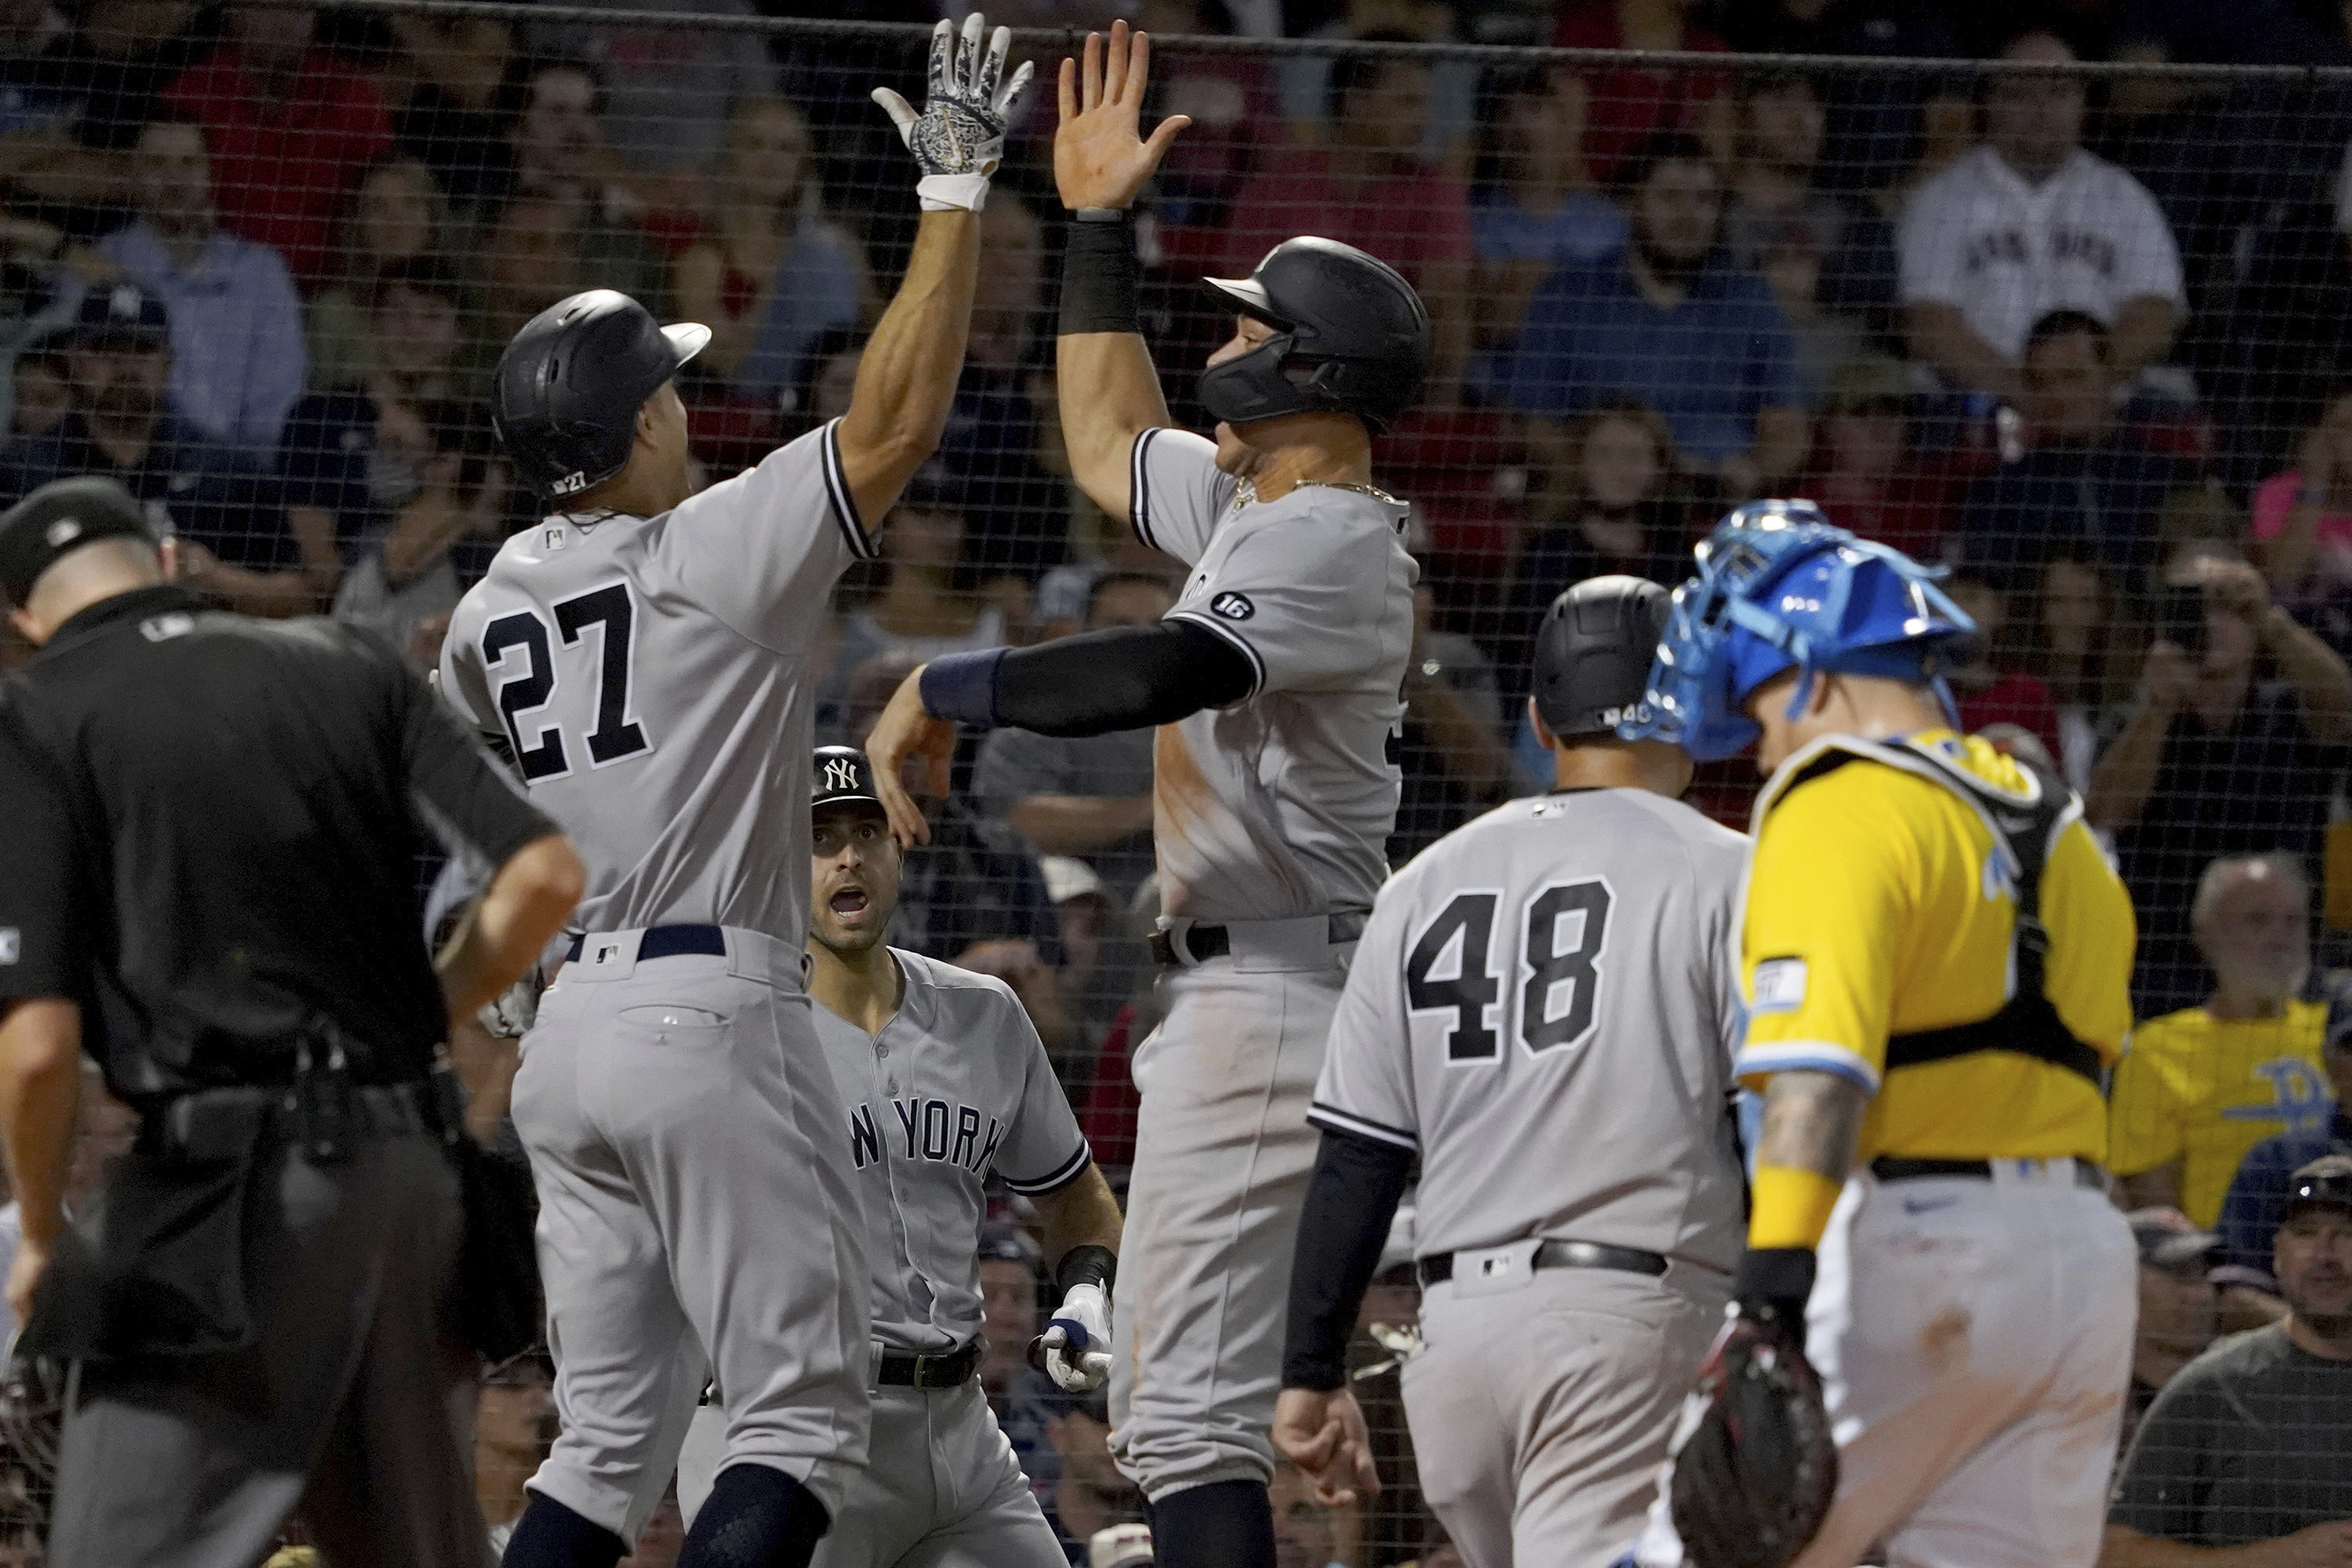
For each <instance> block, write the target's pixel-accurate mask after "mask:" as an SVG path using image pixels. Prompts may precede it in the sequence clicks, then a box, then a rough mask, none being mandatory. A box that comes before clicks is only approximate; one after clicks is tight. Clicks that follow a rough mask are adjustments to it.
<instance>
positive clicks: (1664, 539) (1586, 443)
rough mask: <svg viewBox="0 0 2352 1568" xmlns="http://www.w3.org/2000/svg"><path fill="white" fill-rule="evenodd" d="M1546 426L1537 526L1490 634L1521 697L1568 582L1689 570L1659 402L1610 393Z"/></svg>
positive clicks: (1681, 574)
mask: <svg viewBox="0 0 2352 1568" xmlns="http://www.w3.org/2000/svg"><path fill="white" fill-rule="evenodd" d="M1541 434H1542V435H1543V436H1544V437H1546V439H1545V440H1544V441H1543V442H1542V443H1541V444H1539V445H1538V450H1537V456H1538V466H1539V469H1540V471H1541V472H1542V473H1543V474H1544V475H1546V476H1547V478H1548V479H1549V489H1548V490H1547V491H1546V492H1545V493H1544V494H1542V495H1540V496H1538V498H1537V505H1536V523H1537V526H1536V527H1535V528H1534V529H1533V530H1532V531H1530V532H1529V533H1528V535H1527V537H1526V538H1525V539H1523V540H1522V541H1521V542H1520V543H1519V549H1518V554H1517V559H1516V560H1515V561H1514V562H1513V563H1512V565H1511V575H1510V579H1509V587H1508V589H1507V593H1506V595H1505V598H1504V606H1503V610H1502V613H1501V615H1500V616H1499V617H1498V618H1499V620H1500V623H1501V624H1500V625H1499V626H1496V628H1495V631H1494V633H1493V634H1492V635H1491V636H1490V637H1489V638H1488V646H1489V647H1491V648H1493V650H1494V654H1495V661H1496V664H1497V665H1499V666H1500V667H1501V668H1502V669H1503V671H1504V672H1505V679H1504V686H1505V689H1507V690H1508V691H1510V692H1511V693H1512V694H1513V696H1514V697H1515V698H1516V697H1518V696H1523V695H1525V694H1526V690H1527V687H1528V657H1529V649H1530V647H1532V644H1533V640H1534V637H1535V626H1536V623H1537V622H1538V620H1539V619H1540V618H1541V617H1542V616H1543V613H1544V611H1546V610H1548V609H1549V608H1550V607H1551V602H1552V600H1554V599H1556V598H1558V597H1559V595H1560V593H1561V591H1562V590H1564V589H1566V588H1568V587H1569V586H1570V584H1577V583H1581V582H1583V581H1584V580H1585V579H1586V578H1587V577H1599V576H1603V575H1606V574H1610V573H1612V572H1614V573H1622V574H1625V575H1627V576H1631V577H1647V578H1648V579H1650V581H1652V582H1654V583H1660V584H1667V585H1669V586H1671V585H1673V584H1679V583H1680V582H1681V581H1682V580H1683V579H1684V578H1685V577H1686V576H1688V575H1690V557H1689V555H1688V554H1687V553H1686V552H1685V550H1684V548H1683V541H1682V529H1681V522H1680V517H1679V515H1678V514H1679V510H1680V509H1679V508H1678V507H1677V506H1676V505H1675V503H1674V502H1673V501H1672V500H1670V499H1669V497H1670V494H1671V492H1672V490H1673V488H1674V483H1675V470H1674V457H1675V443H1674V437H1672V436H1671V435H1670V434H1668V432H1667V430H1666V422H1665V421H1664V419H1662V418H1660V417H1659V416H1658V412H1657V410H1655V409H1654V408H1652V407H1651V406H1650V405H1648V404H1645V403H1642V402H1639V401H1637V400H1635V399H1633V398H1630V397H1604V398H1602V399H1601V400H1600V401H1598V402H1597V403H1595V404H1594V405H1592V406H1591V408H1589V409H1587V410H1585V412H1583V413H1582V414H1580V415H1578V416H1576V417H1575V418H1574V419H1572V420H1570V422H1569V423H1568V424H1566V425H1565V426H1555V425H1551V424H1549V422H1544V424H1543V426H1542V430H1541ZM1482 629H1483V628H1482ZM1513 718H1514V720H1516V718H1517V715H1516V714H1515V715H1513Z"/></svg>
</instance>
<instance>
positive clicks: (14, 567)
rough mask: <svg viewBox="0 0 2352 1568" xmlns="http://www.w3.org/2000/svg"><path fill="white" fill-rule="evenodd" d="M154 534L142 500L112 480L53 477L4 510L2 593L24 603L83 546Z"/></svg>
mask: <svg viewBox="0 0 2352 1568" xmlns="http://www.w3.org/2000/svg"><path fill="white" fill-rule="evenodd" d="M114 538H126V539H142V540H144V541H146V542H148V543H150V544H152V543H153V542H155V535H154V532H153V531H152V530H151V529H149V528H148V526H147V514H146V512H145V511H144V510H142V509H141V507H140V505H139V502H138V500H137V499H136V498H135V497H133V496H132V495H131V492H130V491H129V490H127V489H123V488H122V487H121V485H119V484H117V483H116V482H115V481H114V480H112V479H99V478H97V477H96V476H94V475H93V476H86V477H84V478H80V479H52V480H50V481H49V482H48V483H47V484H46V485H43V486H42V487H41V488H40V489H37V490H35V491H34V492H33V493H32V494H30V495H28V496H26V498H25V499H24V500H20V501H18V502H17V503H16V505H15V506H12V507H10V508H9V509H8V510H6V511H5V512H0V594H5V595H8V602H9V603H10V604H12V605H19V606H21V605H24V604H25V602H26V600H28V599H30V598H31V597H32V596H33V584H36V583H38V582H39V581H40V580H41V574H42V573H44V572H46V571H47V570H48V569H49V568H50V567H51V566H54V565H56V564H57V563H58V557H60V556H63V555H69V554H71V553H72V552H75V551H77V550H79V549H80V548H81V547H82V546H83V545H85V544H91V543H95V542H98V541H99V540H101V539H114Z"/></svg>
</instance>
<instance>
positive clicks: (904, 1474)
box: [677, 1378, 1069, 1568]
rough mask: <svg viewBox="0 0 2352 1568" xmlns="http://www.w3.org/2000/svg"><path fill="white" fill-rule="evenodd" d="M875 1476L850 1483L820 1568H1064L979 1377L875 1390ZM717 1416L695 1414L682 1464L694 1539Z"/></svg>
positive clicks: (716, 1448)
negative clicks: (933, 1385) (954, 1382)
mask: <svg viewBox="0 0 2352 1568" xmlns="http://www.w3.org/2000/svg"><path fill="white" fill-rule="evenodd" d="M868 1397H870V1398H871V1399H872V1400H873V1402H874V1427H873V1436H872V1437H871V1438H870V1439H868V1442H867V1446H866V1454H867V1458H866V1468H865V1469H864V1470H863V1471H861V1472H859V1474H858V1476H857V1477H856V1479H854V1480H853V1481H851V1482H850V1484H849V1491H848V1496H847V1498H846V1499H845V1501H844V1502H843V1504H842V1507H841V1510H840V1511H839V1512H837V1513H835V1515H834V1520H833V1528H832V1529H831V1530H829V1531H826V1532H825V1536H824V1540H823V1541H821V1542H818V1543H817V1548H816V1555H815V1557H814V1558H812V1559H811V1560H810V1568H1064V1565H1065V1564H1066V1563H1068V1561H1069V1559H1068V1558H1067V1557H1066V1556H1065V1555H1064V1554H1063V1552H1062V1547H1061V1543H1060V1542H1058V1541H1056V1540H1055V1538H1054V1530H1053V1527H1052V1526H1051V1525H1049V1524H1047V1523H1046V1522H1045V1513H1044V1512H1043V1511H1042V1510H1040V1509H1039V1508H1038V1507H1037V1498H1036V1494H1035V1493H1034V1492H1033V1491H1032V1490H1031V1489H1030V1487H1029V1479H1028V1478H1027V1477H1026V1476H1024V1475H1023V1474H1022V1473H1021V1464H1020V1461H1019V1460H1017V1459H1015V1458H1013V1445H1012V1444H1011V1443H1009V1442H1007V1441H1006V1440H1005V1437H1004V1433H1003V1429H1002V1428H1000V1427H999V1426H997V1425H996V1416H995V1415H994V1413H992V1411H991V1410H990V1409H989V1408H988V1396H987V1395H986V1394H983V1393H982V1391H981V1386H980V1380H979V1379H978V1378H973V1379H971V1380H970V1381H969V1382H966V1383H964V1384H961V1386H959V1387H956V1388H941V1389H929V1390H925V1389H914V1388H877V1389H875V1390H874V1391H873V1392H872V1394H870V1395H869V1396H868ZM726 1426H727V1418H726V1416H725V1415H724V1414H723V1413H722V1412H720V1411H719V1409H718V1408H716V1407H715V1406H710V1405H705V1406H704V1407H703V1408H702V1409H700V1410H698V1411H697V1412H695V1417H694V1428H693V1431H692V1432H691V1433H690V1434H688V1437H687V1440H686V1448H685V1451H684V1452H683V1453H681V1454H680V1455H679V1457H678V1465H677V1500H678V1506H679V1509H680V1510H681V1511H682V1512H683V1513H684V1514H685V1515H686V1522H687V1525H688V1528H689V1529H691V1528H692V1527H693V1524H694V1516H695V1515H696V1514H697V1513H698V1512H699V1511H701V1509H702V1504H703V1501H704V1500H706V1499H707V1498H709V1495H710V1483H711V1482H712V1481H713V1480H714V1479H717V1477H718V1473H719V1461H720V1459H721V1458H723V1452H724V1448H725V1442H726Z"/></svg>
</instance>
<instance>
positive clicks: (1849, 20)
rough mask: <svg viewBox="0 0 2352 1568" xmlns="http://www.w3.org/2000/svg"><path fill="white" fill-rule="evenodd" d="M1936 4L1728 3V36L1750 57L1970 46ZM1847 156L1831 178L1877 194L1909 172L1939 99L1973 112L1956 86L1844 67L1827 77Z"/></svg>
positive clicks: (1905, 55) (1913, 55) (1824, 83)
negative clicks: (1923, 125) (1923, 123)
mask: <svg viewBox="0 0 2352 1568" xmlns="http://www.w3.org/2000/svg"><path fill="white" fill-rule="evenodd" d="M1943 12H1944V7H1943V6H1942V5H1939V4H1937V3H1936V0H1747V3H1745V4H1742V5H1725V6H1721V7H1719V8H1718V15H1719V16H1720V17H1721V20H1722V24H1723V33H1724V37H1726V38H1727V39H1728V40H1730V43H1731V47H1733V48H1735V49H1737V50H1738V51H1739V52H1740V53H1742V54H1750V55H1846V56H1855V55H1860V56H1876V57H1878V58H1891V59H1918V58H1948V57H1951V56H1957V55H1958V54H1960V53H1961V52H1962V50H1961V48H1960V44H1959V40H1958V38H1957V37H1955V36H1954V34H1953V29H1952V26H1951V23H1950V21H1949V20H1948V18H1947V17H1946V16H1944V14H1943ZM1818 85H1819V86H1820V88H1821V89H1822V96H1823V98H1824V99H1825V100H1826V106H1827V108H1828V110H1829V131H1828V137H1829V142H1830V144H1831V145H1832V146H1833V147H1835V148H1837V149H1838V156H1837V157H1836V159H1834V160H1833V161H1832V163H1830V164H1829V165H1828V166H1827V167H1825V168H1824V169H1823V170H1822V175H1823V177H1824V178H1826V179H1828V180H1830V181H1832V182H1834V183H1835V184H1836V185H1837V186H1838V188H1840V189H1842V190H1845V191H1849V192H1856V193H1859V192H1864V191H1877V190H1880V189H1883V188H1885V186H1888V185H1891V184H1894V183H1895V179H1896V177H1897V176H1898V175H1899V174H1901V173H1902V169H1903V164H1904V161H1905V159H1906V157H1907V156H1908V155H1909V153H1910V151H1911V145H1912V143H1913V142H1914V141H1915V140H1916V138H1917V136H1918V127H1919V121H1920V118H1921V114H1922V110H1923V109H1924V108H1925V107H1926V105H1927V103H1928V102H1929V101H1931V100H1933V101H1934V102H1935V103H1936V107H1937V110H1938V111H1940V112H1947V113H1948V112H1949V111H1951V110H1956V109H1957V110H1965V109H1966V105H1965V103H1964V102H1963V101H1961V100H1959V98H1958V93H1957V92H1956V91H1955V89H1953V88H1952V87H1951V86H1950V85H1949V84H1948V82H1945V81H1941V80H1939V79H1937V78H1934V77H1930V76H1924V75H1918V74H1915V73H1913V72H1909V71H1900V72H1898V71H1840V72H1838V73H1837V74H1836V75H1834V76H1830V77H1823V78H1822V79H1819V81H1818Z"/></svg>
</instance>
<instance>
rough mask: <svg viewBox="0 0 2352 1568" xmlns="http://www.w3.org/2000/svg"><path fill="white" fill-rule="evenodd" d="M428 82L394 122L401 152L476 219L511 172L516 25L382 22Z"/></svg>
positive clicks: (411, 19)
mask: <svg viewBox="0 0 2352 1568" xmlns="http://www.w3.org/2000/svg"><path fill="white" fill-rule="evenodd" d="M384 20H385V22H386V23H387V25H389V26H391V28H392V33H393V37H394V38H396V39H398V40H399V42H400V47H401V49H402V51H403V52H404V53H405V54H406V55H407V56H408V58H409V60H410V61H411V63H412V64H413V65H414V66H415V69H416V72H417V74H418V76H420V77H421V78H422V80H421V81H420V82H419V83H418V84H417V86H416V89H415V91H413V92H411V93H410V94H409V96H408V103H407V106H406V107H405V108H404V109H403V110H401V111H400V115H399V118H398V119H397V120H396V121H394V130H395V132H396V134H397V135H398V136H399V138H400V145H401V147H402V148H403V149H404V151H405V152H406V153H408V155H409V156H410V157H413V158H419V159H422V160H423V161H424V162H425V163H426V164H427V165H428V166H429V167H430V168H431V169H432V171H433V178H434V180H435V182H436V184H438V185H439V186H440V188H441V189H442V190H443V191H445V192H446V193H447V194H448V197H449V199H450V200H451V201H452V202H454V203H456V204H457V205H458V206H459V207H461V208H464V209H466V210H467V212H469V213H470V212H471V211H472V210H473V209H474V207H475V205H476V204H477V203H478V202H479V200H480V199H481V197H482V196H483V195H484V194H485V193H486V192H488V191H489V190H491V189H493V188H495V186H496V185H497V184H498V183H499V178H500V176H501V174H505V173H507V172H508V169H509V165H508V159H509V150H508V146H507V121H509V119H510V118H511V117H512V116H511V112H510V111H511V108H512V106H511V104H510V103H509V97H510V94H509V91H508V84H507V72H508V69H509V67H511V66H512V64H513V63H514V54H515V34H514V25H513V24H512V23H510V22H506V21H501V20H498V19H495V18H492V17H487V16H404V15H401V14H399V13H397V12H395V13H394V14H393V15H391V16H386V17H385V18H384Z"/></svg>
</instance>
